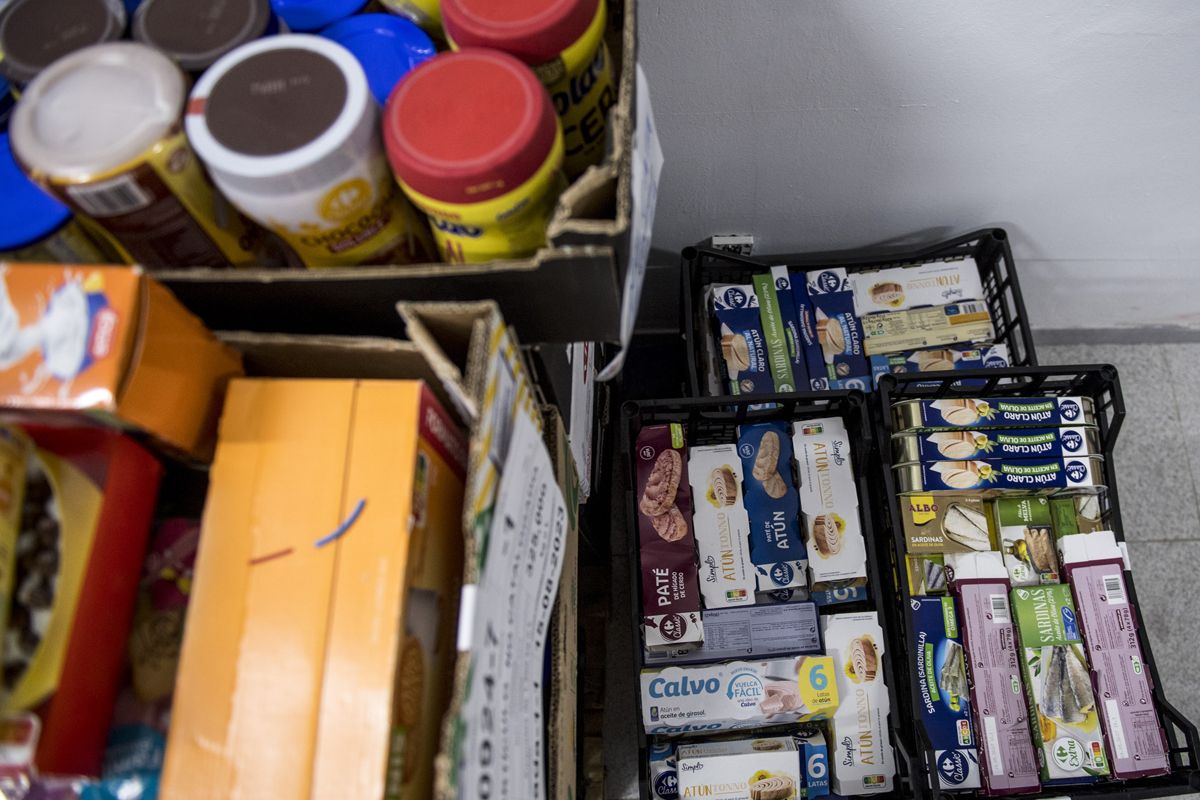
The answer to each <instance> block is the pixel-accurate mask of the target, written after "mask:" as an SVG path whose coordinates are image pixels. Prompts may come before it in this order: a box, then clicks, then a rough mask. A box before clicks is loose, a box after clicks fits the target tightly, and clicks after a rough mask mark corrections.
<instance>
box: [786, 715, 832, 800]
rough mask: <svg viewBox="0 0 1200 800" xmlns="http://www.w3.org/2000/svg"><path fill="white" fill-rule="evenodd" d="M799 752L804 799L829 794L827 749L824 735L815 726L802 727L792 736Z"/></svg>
mask: <svg viewBox="0 0 1200 800" xmlns="http://www.w3.org/2000/svg"><path fill="white" fill-rule="evenodd" d="M792 738H793V739H794V740H795V741H796V749H797V750H799V751H800V772H801V773H802V775H801V780H802V781H803V783H804V794H803V796H804V797H806V798H810V799H811V798H816V797H825V796H826V795H828V794H829V747H828V745H826V744H825V734H824V733H823V732H822V730H821V728H819V727H816V726H804V727H801V728H800V729H799V730H797V731H796V732H795V733H793V734H792Z"/></svg>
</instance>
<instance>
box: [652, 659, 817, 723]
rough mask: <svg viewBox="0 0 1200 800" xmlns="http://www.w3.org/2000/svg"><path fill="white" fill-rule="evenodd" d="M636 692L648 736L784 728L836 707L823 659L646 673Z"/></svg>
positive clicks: (666, 669)
mask: <svg viewBox="0 0 1200 800" xmlns="http://www.w3.org/2000/svg"><path fill="white" fill-rule="evenodd" d="M641 689H642V726H643V727H644V728H645V730H646V733H649V734H667V733H671V734H674V733H696V732H702V731H720V730H736V729H739V728H758V727H764V726H768V725H790V724H792V723H796V722H808V721H812V720H819V719H825V718H827V717H828V716H829V715H830V714H832V713H833V711H834V710H835V709H836V708H837V707H838V684H837V682H836V681H834V680H833V660H832V659H831V658H830V657H829V656H818V655H813V656H797V657H796V658H779V659H774V660H771V661H731V662H728V663H722V664H698V665H694V666H683V667H674V666H672V667H662V668H660V669H652V668H646V669H643V670H642V674H641Z"/></svg>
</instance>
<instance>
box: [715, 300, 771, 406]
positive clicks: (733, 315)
mask: <svg viewBox="0 0 1200 800" xmlns="http://www.w3.org/2000/svg"><path fill="white" fill-rule="evenodd" d="M709 298H710V300H709V302H710V303H711V307H712V313H713V318H714V328H715V333H716V342H717V347H718V349H719V350H720V356H721V360H722V362H723V363H724V365H725V375H726V377H727V378H728V387H729V393H730V394H770V393H772V392H774V391H775V383H774V381H773V380H772V378H771V369H770V366H769V364H768V362H767V341H766V338H767V337H766V334H765V332H764V331H763V327H762V317H761V315H760V314H759V305H758V296H757V295H756V294H755V293H754V287H753V286H752V285H750V284H746V285H744V286H728V285H716V286H712V287H710V288H709Z"/></svg>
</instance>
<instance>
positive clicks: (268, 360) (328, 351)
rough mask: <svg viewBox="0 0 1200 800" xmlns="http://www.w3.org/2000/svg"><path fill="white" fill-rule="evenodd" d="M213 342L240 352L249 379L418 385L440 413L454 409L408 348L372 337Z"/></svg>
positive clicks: (238, 336) (273, 336)
mask: <svg viewBox="0 0 1200 800" xmlns="http://www.w3.org/2000/svg"><path fill="white" fill-rule="evenodd" d="M217 338H219V339H220V340H221V341H223V342H224V343H225V344H227V345H229V346H230V347H232V348H234V349H235V350H238V351H239V352H241V354H242V359H243V361H244V363H245V367H246V374H248V375H252V376H256V377H267V378H357V379H360V380H367V379H379V380H422V381H425V383H426V385H427V386H428V387H429V389H430V391H432V392H433V393H434V396H436V397H437V399H438V402H439V403H441V404H442V406H443V407H445V408H446V409H447V410H452V409H453V408H454V406H453V405H452V403H451V402H450V396H449V395H448V394H447V393H446V390H445V389H444V388H443V387H442V384H441V381H440V380H439V378H438V375H437V373H436V372H435V371H434V369H433V366H432V365H431V364H430V363H429V360H428V359H427V358H426V357H425V354H424V352H422V350H421V349H420V348H419V347H417V346H416V345H415V344H413V343H412V342H406V341H403V340H401V339H384V338H381V337H371V336H303V335H297V334H289V333H255V332H253V331H218V332H217ZM460 422H461V420H460Z"/></svg>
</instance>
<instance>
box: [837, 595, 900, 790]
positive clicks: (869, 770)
mask: <svg viewBox="0 0 1200 800" xmlns="http://www.w3.org/2000/svg"><path fill="white" fill-rule="evenodd" d="M821 635H822V638H824V640H825V652H826V653H828V654H829V656H830V657H831V658H832V659H833V668H834V674H835V675H836V676H837V690H838V695H839V697H840V699H841V704H840V705H839V706H838V710H837V713H836V714H834V716H833V718H832V720H831V721H830V723H829V730H830V738H831V739H832V740H833V753H832V754H831V756H830V759H829V760H830V763H831V765H832V767H833V791H834V792H835V793H836V794H840V795H852V794H878V793H880V792H890V791H891V790H892V781H893V776H894V775H895V773H896V761H895V756H894V755H893V754H892V742H891V738H890V736H889V727H888V712H889V711H890V710H891V702H890V700H889V699H888V692H887V685H886V684H885V683H884V664H883V656H884V641H883V631H882V630H881V629H880V627H879V618H878V617H877V616H876V613H875V612H874V611H870V612H863V613H853V614H829V615H826V616H822V617H821Z"/></svg>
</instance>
